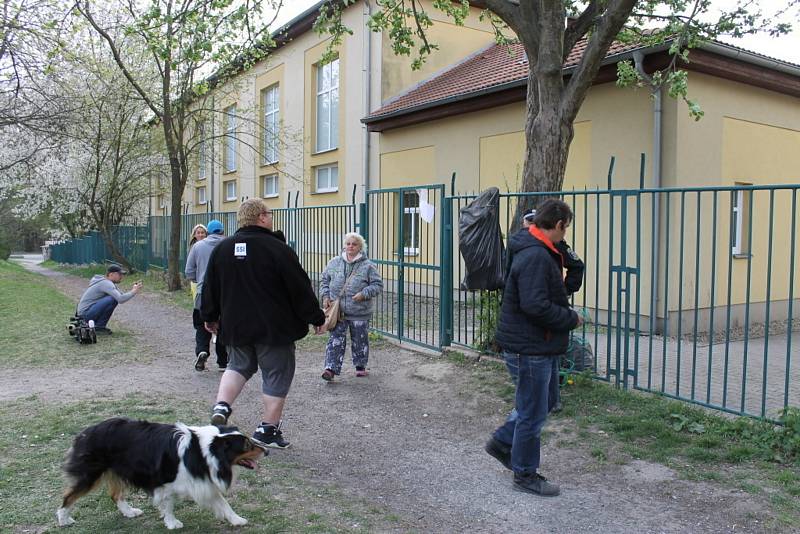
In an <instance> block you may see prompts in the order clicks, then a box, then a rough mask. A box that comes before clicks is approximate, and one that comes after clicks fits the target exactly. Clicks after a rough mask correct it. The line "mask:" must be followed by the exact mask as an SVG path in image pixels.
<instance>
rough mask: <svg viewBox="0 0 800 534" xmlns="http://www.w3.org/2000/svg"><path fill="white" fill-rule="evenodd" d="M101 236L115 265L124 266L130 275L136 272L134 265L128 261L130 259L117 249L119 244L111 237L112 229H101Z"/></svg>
mask: <svg viewBox="0 0 800 534" xmlns="http://www.w3.org/2000/svg"><path fill="white" fill-rule="evenodd" d="M100 236H101V237H102V238H103V242H104V243H105V244H106V248H107V249H108V252H109V253H110V254H111V258H112V259H113V260H114V262H115V263H118V264H119V265H122V266H123V267H124V268H125V270H126V271H128V272H129V273H132V272H135V271H136V269H135V268H134V266H133V264H132V263H131V262H129V261H128V258H126V257H125V256H123V255H122V252H120V250H119V247H117V243H116V242H115V241H114V239H112V237H111V229H110V228H101V229H100Z"/></svg>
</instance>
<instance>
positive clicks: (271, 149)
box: [261, 84, 281, 165]
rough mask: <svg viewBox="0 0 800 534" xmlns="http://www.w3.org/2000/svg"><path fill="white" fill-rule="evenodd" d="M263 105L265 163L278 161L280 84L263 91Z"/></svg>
mask: <svg viewBox="0 0 800 534" xmlns="http://www.w3.org/2000/svg"><path fill="white" fill-rule="evenodd" d="M261 106H262V109H263V110H264V125H263V127H264V137H263V139H262V144H263V147H262V151H263V154H262V159H261V162H262V164H263V165H270V164H274V163H277V162H278V139H279V134H280V116H281V114H280V90H279V88H278V84H275V85H271V86H269V87H267V88H266V89H264V90H263V91H262V96H261Z"/></svg>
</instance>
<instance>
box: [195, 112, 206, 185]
mask: <svg viewBox="0 0 800 534" xmlns="http://www.w3.org/2000/svg"><path fill="white" fill-rule="evenodd" d="M198 133H199V135H200V146H199V147H198V149H197V179H198V180H205V179H206V123H205V122H201V123H200V127H199V128H198Z"/></svg>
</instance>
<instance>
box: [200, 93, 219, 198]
mask: <svg viewBox="0 0 800 534" xmlns="http://www.w3.org/2000/svg"><path fill="white" fill-rule="evenodd" d="M214 113H215V110H214V95H213V94H212V95H211V143H210V145H211V149H210V150H209V152H211V176H210V177H209V179H208V198H209V199H210V200H209V204H210V205H209V208H210V209H211V212H213V211H214V168H215V167H216V165H215V164H214V145H215V143H214V123H215V122H216V116H215V114H214ZM204 130H205V129H204ZM203 133H204V134H205V132H203ZM203 141H204V142H205V140H203ZM206 146H207V147H208V146H209V145H206Z"/></svg>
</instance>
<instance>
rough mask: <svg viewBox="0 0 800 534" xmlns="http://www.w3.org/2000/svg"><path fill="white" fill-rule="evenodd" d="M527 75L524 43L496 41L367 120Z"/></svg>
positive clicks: (616, 49) (579, 47)
mask: <svg viewBox="0 0 800 534" xmlns="http://www.w3.org/2000/svg"><path fill="white" fill-rule="evenodd" d="M586 43H587V40H586V39H582V40H580V41H578V43H577V44H576V45H575V47H574V48H573V49H572V52H570V55H569V57H567V61H566V62H565V63H564V68H565V69H568V68H570V67H574V66H575V65H577V64H578V62H579V61H580V58H581V57H582V56H583V51H584V50H585V49H586ZM637 48H642V46H641V45H639V44H622V43H619V42H614V43H613V44H612V45H611V47H610V48H609V49H608V53H607V55H606V57H608V56H615V55H617V54H620V53H623V52H629V51H631V50H635V49H637ZM527 77H528V62H527V59H526V57H525V50H524V49H523V47H522V45H521V44H519V43H517V44H512V45H510V46H506V45H498V44H492V45H491V46H489V47H487V48H485V49H483V50H481V51H479V52H478V53H476V54H473V55H472V56H470V57H468V58H466V59H465V60H464V61H462V62H461V63H457V64H456V65H454V66H452V67H451V68H449V69H448V70H446V71H444V72H442V73H440V74H438V75H435V76H433V77H432V78H429V79H427V80H425V81H423V82H421V83H420V84H419V85H417V86H415V87H412V88H411V89H409V90H407V91H406V92H404V93H401V94H400V95H398V96H397V97H395V98H393V99H391V100H390V101H388V102H387V103H386V104H384V105H383V106H382V107H381V108H380V109H378V110H376V111H374V112H372V113H371V114H370V115H369V117H367V121H372V120H378V119H380V118H382V117H384V116H386V115H391V114H395V113H398V112H402V111H406V110H410V109H417V108H420V107H429V106H431V105H435V103H436V102H439V101H442V100H447V99H450V98H453V97H457V96H460V95H468V94H472V93H478V92H482V91H491V90H492V89H493V88H497V87H500V86H504V85H506V84H514V83H519V82H522V81H524V80H526V79H527Z"/></svg>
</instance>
